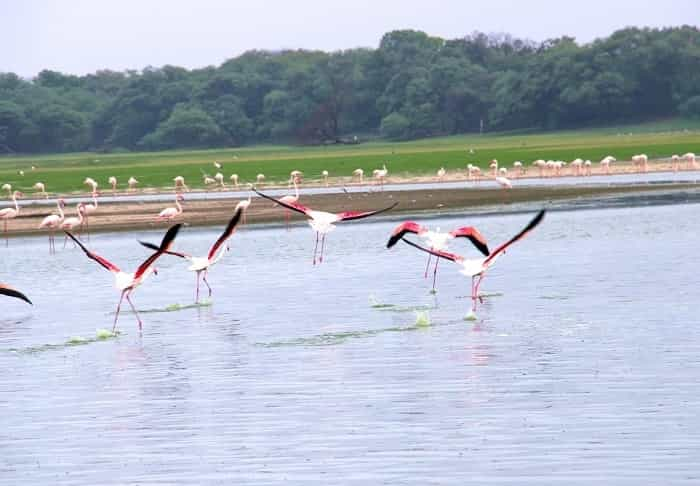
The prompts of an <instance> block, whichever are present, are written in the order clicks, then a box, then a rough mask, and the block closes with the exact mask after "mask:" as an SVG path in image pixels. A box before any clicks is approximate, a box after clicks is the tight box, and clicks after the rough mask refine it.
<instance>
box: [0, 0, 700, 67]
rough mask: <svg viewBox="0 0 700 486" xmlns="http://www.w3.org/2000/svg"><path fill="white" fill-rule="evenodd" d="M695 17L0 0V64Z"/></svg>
mask: <svg viewBox="0 0 700 486" xmlns="http://www.w3.org/2000/svg"><path fill="white" fill-rule="evenodd" d="M698 19H700V0H665V1H663V0H578V1H567V0H528V1H523V0H481V1H473V0H428V1H425V0H423V1H412V0H387V1H383V0H373V1H369V0H344V1H337V0H336V1H333V0H289V1H282V0H269V1H265V0H257V1H256V0H252V1H251V0H246V1H238V0H187V1H182V0H0V26H1V27H0V45H1V46H3V49H2V50H3V52H2V56H0V71H12V72H16V73H17V74H19V75H21V76H24V77H32V76H34V75H36V74H37V73H38V72H39V71H40V70H42V69H54V70H59V71H63V72H66V73H75V74H84V73H87V72H94V71H96V70H98V69H104V68H108V69H113V70H123V69H141V68H143V67H145V66H148V65H152V66H162V65H164V64H174V65H178V66H184V67H188V68H193V67H202V66H207V65H218V64H221V63H222V62H223V61H224V60H226V59H229V58H231V57H234V56H237V55H238V54H241V53H242V52H244V51H246V50H249V49H255V48H259V49H281V48H313V49H322V50H327V51H328V50H337V49H345V48H351V47H359V46H363V47H376V46H377V45H378V44H379V40H380V39H381V36H382V34H384V33H385V32H387V31H390V30H394V29H406V28H411V29H419V30H423V31H425V32H428V33H429V34H431V35H436V36H440V37H443V38H457V37H461V36H463V35H465V34H467V33H470V32H472V31H474V30H479V31H482V32H487V33H489V32H507V33H510V34H513V35H514V36H516V37H524V38H529V39H532V40H536V41H541V40H544V39H547V38H551V37H558V36H561V35H570V36H573V37H576V39H577V40H579V41H580V42H588V41H590V40H592V39H595V38H597V37H603V36H607V35H609V34H610V33H611V32H613V31H614V30H616V29H618V28H621V27H625V26H631V25H633V26H652V27H661V26H678V25H683V24H694V25H697V24H698V22H699V20H698Z"/></svg>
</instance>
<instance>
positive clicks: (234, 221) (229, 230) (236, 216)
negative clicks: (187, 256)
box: [207, 207, 243, 260]
mask: <svg viewBox="0 0 700 486" xmlns="http://www.w3.org/2000/svg"><path fill="white" fill-rule="evenodd" d="M242 214H243V208H241V207H237V208H236V212H235V213H233V217H231V219H230V220H229V222H228V224H227V225H226V229H225V230H224V232H223V233H222V235H221V236H219V239H218V240H216V243H214V245H213V246H212V247H211V249H210V250H209V254H208V255H207V258H208V259H209V260H211V259H212V258H214V255H216V252H217V251H218V250H219V247H220V246H221V245H223V244H224V242H225V241H226V240H228V239H229V238H230V237H231V235H232V234H233V232H234V230H235V229H236V226H237V225H238V223H239V222H240V221H241V215H242Z"/></svg>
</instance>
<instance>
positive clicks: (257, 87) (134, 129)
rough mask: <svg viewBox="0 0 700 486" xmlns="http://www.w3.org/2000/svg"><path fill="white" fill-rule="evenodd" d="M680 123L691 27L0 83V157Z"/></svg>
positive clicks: (694, 108)
mask: <svg viewBox="0 0 700 486" xmlns="http://www.w3.org/2000/svg"><path fill="white" fill-rule="evenodd" d="M679 114H680V115H683V116H700V32H699V31H698V29H697V28H695V27H688V26H685V27H680V28H668V29H637V28H629V29H624V30H620V31H617V32H615V33H614V34H613V35H611V36H610V37H608V38H606V39H600V40H596V41H595V42H593V43H590V44H586V45H578V44H576V42H574V40H573V39H571V38H568V37H563V38H559V39H553V40H549V41H546V42H543V43H533V42H529V41H524V40H520V39H514V38H511V37H509V36H503V35H501V36H493V35H491V36H489V35H485V34H482V33H474V34H472V35H469V36H466V37H464V38H462V39H454V40H444V39H441V38H438V37H431V36H429V35H427V34H425V33H423V32H418V31H409V30H403V31H394V32H390V33H388V34H386V35H384V37H383V38H382V40H381V43H380V45H379V47H378V48H377V49H351V50H346V51H340V52H333V53H326V52H320V51H303V50H298V51H281V52H268V51H250V52H246V53H245V54H243V55H241V56H239V57H236V58H234V59H231V60H228V61H226V62H224V63H223V64H222V65H221V66H219V67H207V68H204V69H194V70H187V69H183V68H179V67H175V66H165V67H162V68H146V69H144V70H143V71H141V72H137V71H127V72H114V71H98V72H97V73H95V74H88V75H86V76H74V75H69V74H62V73H59V72H55V71H42V72H41V73H39V75H38V76H36V77H35V78H34V79H32V80H31V81H29V80H24V79H21V78H20V77H18V76H17V75H15V74H12V73H5V74H0V153H22V152H47V151H57V152H61V151H79V150H106V151H113V150H135V149H138V150H157V149H166V148H179V147H182V148H195V147H222V146H239V145H244V144H250V143H259V142H292V143H335V142H339V141H340V142H342V141H346V140H347V141H352V140H353V136H354V135H361V138H364V137H366V136H375V135H381V136H384V137H387V138H390V139H411V138H418V137H426V136H432V135H440V134H455V133H464V132H478V131H479V130H480V129H481V128H482V127H483V129H484V130H486V131H495V130H511V129H523V128H545V129H556V128H566V127H577V126H583V125H594V124H611V123H615V122H620V121H641V120H645V119H653V118H659V117H667V116H675V115H679Z"/></svg>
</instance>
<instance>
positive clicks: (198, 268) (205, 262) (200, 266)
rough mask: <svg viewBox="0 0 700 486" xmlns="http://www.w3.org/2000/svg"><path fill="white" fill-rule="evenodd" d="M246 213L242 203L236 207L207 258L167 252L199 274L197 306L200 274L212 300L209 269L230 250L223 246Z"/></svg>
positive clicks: (197, 291) (154, 247)
mask: <svg viewBox="0 0 700 486" xmlns="http://www.w3.org/2000/svg"><path fill="white" fill-rule="evenodd" d="M244 211H245V208H244V207H243V205H241V204H240V203H239V204H238V205H237V206H236V209H235V211H234V213H233V217H231V219H230V220H229V222H228V225H226V229H224V232H223V233H222V234H221V236H219V239H217V240H216V242H214V244H213V245H212V247H211V248H210V249H209V253H207V256H205V257H195V256H192V255H188V254H187V253H179V252H174V251H167V252H166V253H167V254H168V255H175V256H178V257H180V258H184V259H186V260H188V261H189V262H190V263H191V265H190V266H189V267H188V268H187V270H189V271H191V272H197V290H196V294H195V300H194V302H195V304H198V303H199V277H200V274H203V275H202V280H204V284H205V285H206V286H207V289H209V297H210V298H211V286H210V285H209V282H207V273H208V272H209V268H211V267H212V266H213V265H214V264H215V263H217V262H218V261H219V260H221V258H222V257H223V256H224V254H225V253H226V251H228V250H229V247H228V245H226V247H225V250H226V251H224V247H223V246H222V245H223V244H224V243H226V241H227V240H228V239H229V238H231V236H232V235H233V233H234V231H235V230H236V226H237V225H238V223H239V222H240V221H241V215H242V214H243V212H244ZM139 243H141V244H142V245H143V246H145V247H146V248H150V249H152V250H158V246H157V245H154V244H153V243H147V242H145V241H139Z"/></svg>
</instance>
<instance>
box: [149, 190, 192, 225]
mask: <svg viewBox="0 0 700 486" xmlns="http://www.w3.org/2000/svg"><path fill="white" fill-rule="evenodd" d="M184 200H185V198H184V197H182V194H178V195H177V196H175V206H176V207H172V206H171V207H169V208H165V209H164V210H162V211H161V212H160V213H158V216H156V220H157V221H170V220H172V219H174V218H176V217H178V216H180V215H181V214H182V206H181V205H180V201H184Z"/></svg>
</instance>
